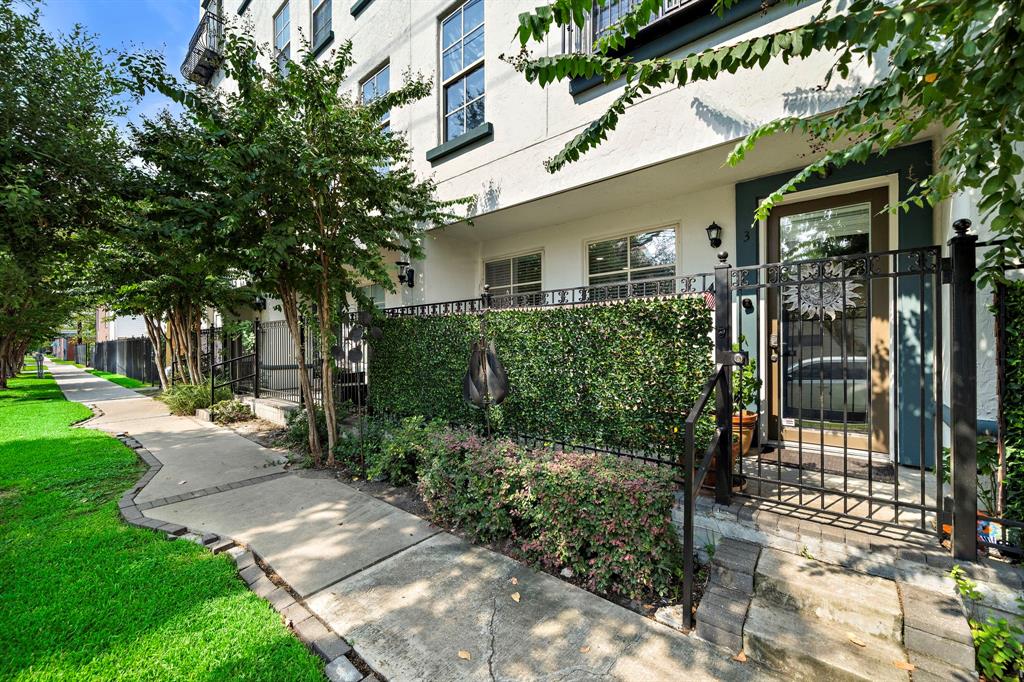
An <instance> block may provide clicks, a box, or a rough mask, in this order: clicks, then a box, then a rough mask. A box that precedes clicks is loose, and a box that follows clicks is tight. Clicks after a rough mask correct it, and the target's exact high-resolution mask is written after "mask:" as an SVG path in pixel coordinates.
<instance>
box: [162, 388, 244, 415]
mask: <svg viewBox="0 0 1024 682" xmlns="http://www.w3.org/2000/svg"><path fill="white" fill-rule="evenodd" d="M215 397H216V398H217V402H221V401H224V400H231V397H232V396H231V390H230V389H229V388H227V387H226V386H225V387H223V388H219V389H217V395H216V396H215ZM160 399H161V400H163V401H164V402H165V403H167V407H168V408H170V410H171V414H176V415H186V416H187V415H193V414H195V413H196V410H198V409H202V408H206V407H209V406H210V384H209V382H207V383H202V384H175V385H174V386H171V387H170V388H168V389H167V390H166V391H164V392H163V393H162V394H161V395H160Z"/></svg>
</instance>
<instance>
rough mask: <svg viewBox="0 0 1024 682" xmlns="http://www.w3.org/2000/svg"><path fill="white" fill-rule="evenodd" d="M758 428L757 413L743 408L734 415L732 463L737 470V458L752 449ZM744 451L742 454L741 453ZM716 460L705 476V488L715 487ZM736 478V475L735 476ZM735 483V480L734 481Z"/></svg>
mask: <svg viewBox="0 0 1024 682" xmlns="http://www.w3.org/2000/svg"><path fill="white" fill-rule="evenodd" d="M741 424H742V426H743V431H742V433H743V442H742V443H740V425H741ZM756 428H757V413H756V412H747V411H746V410H743V411H742V412H740V413H738V414H734V415H733V416H732V433H733V436H732V457H731V458H730V459H731V465H732V469H733V471H735V470H736V458H737V457H741V456H743V455H746V454H747V452H748V451H749V450H750V444H751V443H752V442H753V441H754V430H755V429H756ZM740 453H742V455H741V454H740ZM715 469H716V466H715V462H714V461H712V462H711V466H709V467H708V475H707V476H706V477H705V478H704V487H705V488H714V487H715ZM734 478H735V477H734ZM734 483H735V481H734Z"/></svg>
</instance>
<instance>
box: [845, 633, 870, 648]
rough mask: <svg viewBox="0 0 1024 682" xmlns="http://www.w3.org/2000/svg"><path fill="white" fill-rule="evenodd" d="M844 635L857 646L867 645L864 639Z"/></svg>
mask: <svg viewBox="0 0 1024 682" xmlns="http://www.w3.org/2000/svg"><path fill="white" fill-rule="evenodd" d="M846 636H847V637H848V638H849V639H850V641H851V642H853V643H854V644H856V645H857V646H859V647H866V646H867V644H866V643H865V642H864V640H861V639H858V638H857V637H855V636H854V635H850V634H848V635H846Z"/></svg>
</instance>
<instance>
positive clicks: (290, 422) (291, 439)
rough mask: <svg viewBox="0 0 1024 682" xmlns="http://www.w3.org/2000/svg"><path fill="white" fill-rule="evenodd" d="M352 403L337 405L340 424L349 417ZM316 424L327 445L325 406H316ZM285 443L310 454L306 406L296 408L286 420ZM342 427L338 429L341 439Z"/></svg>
mask: <svg viewBox="0 0 1024 682" xmlns="http://www.w3.org/2000/svg"><path fill="white" fill-rule="evenodd" d="M350 408H351V403H348V402H342V403H337V404H336V405H335V412H336V413H337V414H336V416H337V419H338V422H339V424H340V423H341V422H342V421H344V420H345V419H347V418H348V415H349V410H350ZM316 426H317V432H318V433H319V435H320V443H321V444H323V445H324V446H325V447H326V445H327V416H326V415H325V414H324V411H323V408H320V407H317V408H316ZM285 429H286V431H285V435H284V439H283V440H284V444H285V445H286V446H287V447H288V448H290V449H292V450H295V451H296V452H301V453H302V454H304V455H308V454H309V420H308V419H307V418H306V410H305V408H303V409H299V410H295V411H294V412H292V413H291V414H289V415H288V417H287V418H286V420H285ZM342 433H343V432H342V429H341V428H339V429H338V437H339V439H340V438H341V436H342Z"/></svg>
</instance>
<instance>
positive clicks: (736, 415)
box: [732, 337, 761, 461]
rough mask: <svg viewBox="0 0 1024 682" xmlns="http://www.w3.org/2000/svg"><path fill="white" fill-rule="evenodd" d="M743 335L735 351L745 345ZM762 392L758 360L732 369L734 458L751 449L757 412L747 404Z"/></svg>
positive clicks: (752, 401)
mask: <svg viewBox="0 0 1024 682" xmlns="http://www.w3.org/2000/svg"><path fill="white" fill-rule="evenodd" d="M743 341H744V339H743V337H740V342H739V343H737V344H734V345H733V350H734V351H739V350H741V349H742V346H743ZM760 393H761V379H760V378H759V377H758V376H757V361H756V360H754V359H753V358H751V359H750V360H749V361H748V362H747V364H745V365H741V366H738V367H733V370H732V404H733V415H732V458H733V461H735V460H736V458H737V457H744V456H745V455H746V454H747V453H748V452H749V451H750V444H751V443H752V442H753V441H754V431H756V430H757V413H756V412H751V411H750V410H748V409H747V406H749V405H753V404H754V403H756V402H757V401H758V398H759V397H760Z"/></svg>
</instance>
